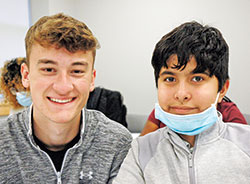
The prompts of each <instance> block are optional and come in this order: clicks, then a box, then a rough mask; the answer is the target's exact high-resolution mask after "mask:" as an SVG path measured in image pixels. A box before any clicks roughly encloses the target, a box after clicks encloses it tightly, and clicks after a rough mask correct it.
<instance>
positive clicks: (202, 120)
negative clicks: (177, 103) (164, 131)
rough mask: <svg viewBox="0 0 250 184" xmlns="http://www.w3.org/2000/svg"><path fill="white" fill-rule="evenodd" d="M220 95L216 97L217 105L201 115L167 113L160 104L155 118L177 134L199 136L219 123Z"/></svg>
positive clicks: (213, 105) (156, 109)
mask: <svg viewBox="0 0 250 184" xmlns="http://www.w3.org/2000/svg"><path fill="white" fill-rule="evenodd" d="M218 97H219V94H218V95H217V97H216V100H215V103H214V104H212V105H211V106H210V107H209V108H208V109H206V110H205V111H203V112H201V113H196V114H188V115H177V114H171V113H168V112H165V111H164V110H163V109H162V108H161V107H160V105H159V104H156V105H155V118H156V119H159V120H160V121H161V122H162V123H164V124H165V125H166V126H167V127H168V128H170V129H171V130H173V131H174V132H176V133H179V134H184V135H197V134H200V133H201V132H203V131H204V130H206V129H208V128H209V127H211V126H212V125H213V124H214V123H215V122H216V121H218V114H217V109H216V104H217V100H218Z"/></svg>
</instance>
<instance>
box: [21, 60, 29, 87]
mask: <svg viewBox="0 0 250 184" xmlns="http://www.w3.org/2000/svg"><path fill="white" fill-rule="evenodd" d="M21 74H22V83H23V86H24V87H25V88H29V87H30V80H29V67H28V66H27V64H26V63H23V64H22V65H21Z"/></svg>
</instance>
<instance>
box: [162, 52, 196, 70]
mask: <svg viewBox="0 0 250 184" xmlns="http://www.w3.org/2000/svg"><path fill="white" fill-rule="evenodd" d="M166 64H167V66H168V68H166V67H164V66H163V67H162V68H161V71H162V70H172V71H177V70H178V72H187V71H189V72H192V71H194V70H195V69H196V67H197V62H196V59H195V57H194V56H191V57H190V60H189V61H188V62H187V65H186V66H185V65H183V66H182V67H181V68H176V66H178V65H179V62H178V57H177V55H176V54H175V55H171V56H170V57H169V58H168V60H167V61H166Z"/></svg>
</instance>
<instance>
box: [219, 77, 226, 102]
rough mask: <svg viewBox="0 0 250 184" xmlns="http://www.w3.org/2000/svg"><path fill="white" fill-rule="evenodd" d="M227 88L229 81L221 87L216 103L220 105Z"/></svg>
mask: <svg viewBox="0 0 250 184" xmlns="http://www.w3.org/2000/svg"><path fill="white" fill-rule="evenodd" d="M228 88H229V80H227V81H226V82H225V84H224V86H223V87H222V89H221V90H220V95H219V99H218V103H220V102H221V101H222V99H223V97H224V96H225V95H226V93H227V90H228Z"/></svg>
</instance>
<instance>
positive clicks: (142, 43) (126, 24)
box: [31, 0, 250, 114]
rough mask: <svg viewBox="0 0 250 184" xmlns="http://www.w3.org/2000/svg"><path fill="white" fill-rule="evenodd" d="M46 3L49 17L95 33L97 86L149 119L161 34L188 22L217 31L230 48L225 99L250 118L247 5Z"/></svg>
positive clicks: (125, 0) (158, 0)
mask: <svg viewBox="0 0 250 184" xmlns="http://www.w3.org/2000/svg"><path fill="white" fill-rule="evenodd" d="M37 1H38V0H31V2H33V3H34V2H37ZM40 2H41V1H40ZM44 2H46V1H44ZM46 3H47V5H48V6H47V7H48V12H49V14H54V13H58V12H64V13H66V14H70V15H71V16H73V17H75V18H78V19H81V20H82V21H84V22H85V23H86V24H87V25H88V26H89V27H90V29H91V30H92V31H93V32H94V34H95V35H96V37H97V38H98V40H99V41H100V43H101V49H100V50H99V51H98V52H97V58H96V69H97V80H96V84H97V85H102V86H104V87H106V88H110V89H115V90H119V91H121V92H122V94H123V96H124V99H125V104H126V105H127V107H128V112H129V113H137V114H149V113H150V112H151V110H152V108H153V106H154V103H155V102H156V100H157V97H156V89H155V84H154V76H153V69H152V67H151V64H150V60H151V56H152V52H153V49H154V46H155V44H156V42H157V41H158V40H159V39H160V38H161V37H162V36H163V35H164V34H166V33H167V32H169V31H171V30H172V29H173V28H174V27H176V26H178V25H180V24H181V23H183V22H185V21H191V20H197V21H199V22H201V23H205V24H209V25H211V26H215V27H217V28H219V29H220V30H221V32H222V33H223V35H224V37H225V39H226V41H227V43H228V44H229V47H230V77H231V85H230V89H229V92H228V96H229V97H230V98H231V99H232V100H233V101H235V102H236V103H237V104H238V107H239V108H240V109H241V111H242V112H243V113H250V96H249V94H250V83H249V79H250V72H249V70H250V62H249V60H250V59H249V58H250V36H249V33H250V20H249V19H250V1H249V0H238V1H228V0H220V1H218V0H210V1H207V0H189V1H186V0H175V1H172V0H48V1H47V2H46ZM45 7H46V6H45ZM34 11H35V9H33V10H32V12H34Z"/></svg>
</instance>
